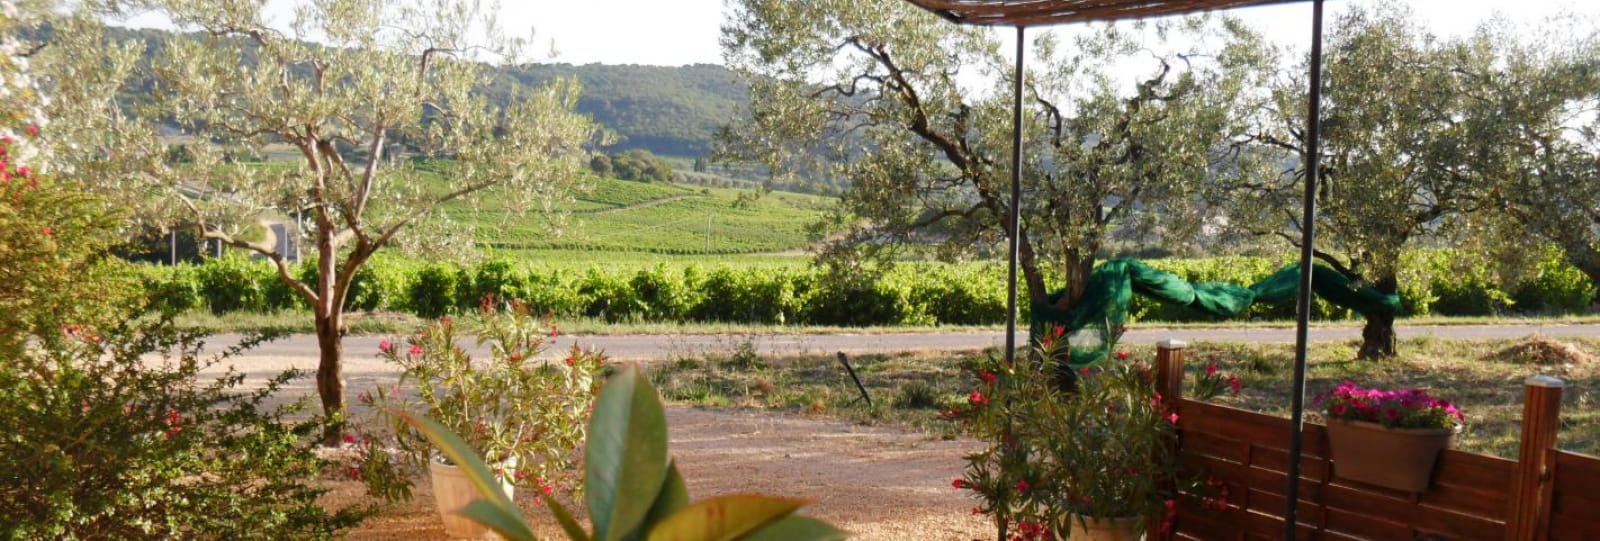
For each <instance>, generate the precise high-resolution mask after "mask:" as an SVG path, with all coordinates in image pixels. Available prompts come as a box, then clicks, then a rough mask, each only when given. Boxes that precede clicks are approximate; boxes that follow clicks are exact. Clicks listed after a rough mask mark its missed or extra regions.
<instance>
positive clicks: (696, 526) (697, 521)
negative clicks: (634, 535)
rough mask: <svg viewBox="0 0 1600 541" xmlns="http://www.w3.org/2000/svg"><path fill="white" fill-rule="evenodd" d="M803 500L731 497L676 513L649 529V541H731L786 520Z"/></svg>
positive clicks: (712, 499) (706, 501) (704, 502)
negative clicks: (783, 519)
mask: <svg viewBox="0 0 1600 541" xmlns="http://www.w3.org/2000/svg"><path fill="white" fill-rule="evenodd" d="M805 504H806V501H805V500H796V499H789V498H774V497H771V496H760V495H748V494H734V495H729V496H718V497H715V498H711V499H707V500H701V501H700V502H697V503H694V504H691V505H690V506H688V507H685V508H683V509H679V510H678V512H676V513H673V514H672V516H669V517H667V518H666V520H663V521H661V522H660V523H658V524H656V525H655V526H654V527H652V528H651V529H650V537H649V538H648V539H649V541H732V540H734V539H738V538H739V537H740V536H743V535H746V534H749V533H751V532H754V531H756V530H759V529H761V528H762V527H764V526H766V525H768V524H772V523H774V522H777V521H778V520H780V519H782V518H784V517H787V516H789V515H790V514H791V513H794V512H795V511H796V510H798V509H800V506H802V505H805Z"/></svg>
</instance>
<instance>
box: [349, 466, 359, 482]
mask: <svg viewBox="0 0 1600 541" xmlns="http://www.w3.org/2000/svg"><path fill="white" fill-rule="evenodd" d="M345 475H349V476H350V478H351V479H360V478H361V468H357V467H355V466H351V467H350V468H349V469H346V470H345Z"/></svg>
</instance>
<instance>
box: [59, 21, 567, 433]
mask: <svg viewBox="0 0 1600 541" xmlns="http://www.w3.org/2000/svg"><path fill="white" fill-rule="evenodd" d="M90 8H92V9H89V10H88V11H87V12H86V14H85V15H80V16H79V17H78V18H77V19H69V20H67V21H64V22H63V23H62V24H63V25H64V26H63V27H62V28H73V29H75V30H76V29H81V30H83V31H82V32H76V31H74V32H57V33H56V36H57V37H58V38H59V39H58V40H57V41H58V42H59V46H58V50H57V51H56V52H57V53H58V56H57V57H56V58H57V62H55V63H54V65H55V68H54V72H55V73H56V74H57V76H56V80H57V81H59V84H60V85H61V86H62V87H63V88H64V89H65V90H63V92H64V93H65V94H72V95H77V96H80V97H81V98H83V101H85V102H88V103H85V104H84V106H85V107H87V108H86V109H80V110H79V111H80V112H79V113H78V114H65V115H63V116H66V117H73V118H74V119H81V120H75V122H76V123H77V126H80V127H81V128H82V129H81V130H79V131H78V132H77V136H75V137H73V139H74V140H73V143H74V144H76V145H79V148H80V150H79V153H80V156H81V157H82V159H81V160H77V163H76V164H75V166H76V167H80V168H85V169H88V168H98V169H100V170H101V171H103V173H102V174H97V175H85V179H84V180H85V182H86V183H88V184H90V185H93V186H95V187H97V188H98V189H100V190H103V191H106V192H109V193H117V194H121V196H122V197H126V198H127V199H128V200H130V201H131V202H136V203H139V204H140V205H141V206H142V207H143V208H144V209H145V211H146V212H145V213H144V215H145V216H147V217H149V219H151V220H162V221H163V222H164V223H165V224H181V225H182V226H185V227H193V228H196V229H197V230H198V231H199V232H200V233H201V234H202V236H203V237H204V238H205V239H208V240H210V241H214V242H220V243H222V244H225V245H227V246H230V247H232V248H235V249H241V250H245V251H248V252H249V253H252V254H254V255H256V256H259V257H262V258H265V259H266V260H268V261H271V262H272V263H274V264H275V265H276V267H277V269H278V274H279V278H280V279H281V280H283V281H284V283H286V284H288V285H289V286H290V287H291V288H292V289H293V290H294V292H295V293H296V294H297V295H298V296H299V297H300V298H302V299H303V300H304V301H305V302H306V303H307V304H309V305H310V306H311V307H312V309H313V311H314V313H315V316H314V317H315V318H316V328H317V334H318V337H319V342H320V345H321V348H322V364H321V366H320V367H319V370H318V387H319V391H320V392H321V395H322V402H323V406H324V409H325V412H326V413H328V414H329V415H330V416H331V415H336V414H339V413H340V412H342V411H343V408H344V399H343V384H342V382H341V379H342V378H341V377H340V374H339V366H340V355H341V351H340V349H341V348H340V345H339V337H340V335H341V334H342V332H343V329H344V320H343V316H344V309H345V300H346V297H347V295H348V294H349V292H350V288H351V280H352V278H353V277H354V276H355V274H356V272H357V271H358V270H359V269H360V268H361V267H362V265H364V264H366V262H367V261H368V260H369V259H370V258H371V257H372V255H373V254H374V253H375V252H377V251H378V250H380V249H383V248H386V247H391V246H395V245H400V244H421V245H433V246H436V247H441V246H442V247H443V248H444V250H443V251H444V252H447V253H459V252H462V251H470V250H471V249H472V246H471V244H470V242H468V241H466V240H464V239H470V238H471V236H470V231H469V230H467V229H465V228H464V226H457V227H432V226H431V224H433V223H436V222H435V221H434V219H435V218H438V217H439V215H440V206H441V205H442V204H443V203H445V202H449V201H455V200H461V201H466V202H468V203H471V202H473V201H476V200H479V199H481V198H484V197H494V198H495V199H496V200H497V201H499V202H503V203H504V204H505V206H507V207H509V208H514V209H531V210H538V211H551V210H555V209H556V207H557V205H558V204H559V203H560V202H561V201H563V200H564V198H565V197H567V194H568V193H569V191H570V190H571V189H572V188H573V185H574V184H575V183H577V182H579V181H580V179H581V178H583V177H582V175H580V167H581V166H582V161H581V160H580V158H581V157H582V156H583V154H584V152H583V147H584V146H585V145H586V144H588V143H590V142H592V141H593V139H594V138H595V136H596V128H595V126H594V124H593V123H592V122H591V121H590V120H589V119H588V118H587V117H584V116H582V115H579V114H577V113H576V112H574V110H573V109H574V107H575V105H576V100H577V96H578V93H579V89H578V87H577V85H576V83H575V82H573V81H568V80H563V81H557V82H554V83H552V84H549V85H546V86H543V87H539V88H536V89H532V90H529V91H527V92H525V93H523V94H522V95H519V96H516V97H514V98H513V99H510V100H508V101H507V102H506V105H503V106H502V105H494V104H492V103H490V101H489V99H488V98H487V97H486V96H485V95H484V93H483V92H482V90H483V89H484V87H485V86H486V85H487V84H488V83H489V78H488V74H487V70H488V69H489V68H490V63H492V62H505V61H518V60H520V59H522V45H523V42H524V41H525V40H523V39H519V38H512V37H510V36H509V35H508V34H507V33H505V32H504V31H503V30H502V29H501V28H499V27H498V25H497V23H496V20H495V16H496V14H497V13H498V6H496V5H480V4H479V3H478V2H474V1H468V0H414V1H413V0H399V1H368V0H328V1H318V2H309V3H304V4H300V5H298V6H296V7H295V8H294V11H293V13H292V15H291V16H290V17H288V20H272V19H271V12H270V11H269V10H267V9H266V8H265V6H264V3H263V2H253V1H224V2H218V1H215V0H171V1H165V0H148V1H133V2H110V3H105V4H101V5H92V4H91V5H90ZM145 12H154V13H157V14H159V15H161V16H164V17H166V18H167V19H169V20H170V21H171V22H172V23H173V24H174V25H175V26H176V29H177V30H178V32H177V33H174V34H173V35H172V38H171V39H170V40H166V41H162V42H160V43H158V44H157V45H158V46H159V50H156V51H152V53H153V55H152V56H153V57H154V60H153V62H152V64H151V65H150V67H149V70H150V73H148V74H137V73H134V72H135V69H136V67H137V66H136V63H135V62H134V61H133V60H134V58H135V57H137V56H138V54H140V52H141V51H140V50H139V49H138V48H137V47H136V46H119V47H112V46H110V45H109V42H107V41H105V40H103V34H100V33H98V32H96V31H95V29H94V28H93V26H94V25H93V24H91V23H92V17H94V16H104V15H105V14H107V13H110V14H112V15H113V16H126V15H134V14H140V13H145ZM71 25H78V26H71ZM133 75H139V76H143V77H147V78H148V79H147V80H148V81H149V86H148V89H147V91H148V92H149V93H150V94H151V96H150V97H149V98H148V100H146V101H148V104H146V105H140V106H132V105H129V104H122V103H117V102H116V100H115V92H114V90H115V89H116V88H118V86H119V85H122V84H126V80H127V78H128V77H130V76H133ZM95 97H98V98H100V99H99V100H98V101H95V100H92V99H90V98H95ZM96 129H98V130H100V133H102V134H103V135H104V136H103V137H92V136H89V135H88V134H87V132H90V131H94V130H96ZM118 130H125V131H124V132H119V131H118ZM158 131H159V135H160V137H159V138H156V137H153V136H154V135H157V134H158V133H157V132H158ZM263 157H273V159H271V160H265V161H262V160H261V158H263ZM274 224H277V225H280V226H283V227H282V230H283V231H286V232H287V233H286V234H288V235H291V236H294V235H295V234H296V233H295V232H297V231H298V232H301V238H299V239H297V240H300V241H301V244H302V245H303V248H301V249H300V250H299V251H300V254H299V255H303V256H304V257H306V258H309V259H315V260H316V261H317V262H318V263H317V265H318V268H317V273H316V274H315V278H314V279H312V280H301V279H299V278H298V277H297V276H296V275H295V273H293V272H291V271H292V267H291V266H290V261H289V258H290V256H291V255H292V254H291V253H285V252H288V250H285V249H283V246H284V243H280V242H277V241H278V239H277V238H275V235H274V234H273V233H272V232H271V231H272V229H271V226H272V225H274ZM419 225H428V226H430V227H431V228H430V229H429V230H428V231H427V234H426V235H418V234H413V233H415V232H414V231H412V230H413V229H414V228H416V227H418V226H419ZM330 434H333V432H330Z"/></svg>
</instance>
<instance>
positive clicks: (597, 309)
mask: <svg viewBox="0 0 1600 541" xmlns="http://www.w3.org/2000/svg"><path fill="white" fill-rule="evenodd" d="M1284 262H1285V261H1284V260H1281V259H1270V258H1263V257H1215V258H1203V259H1161V260H1152V261H1148V263H1150V264H1151V265H1153V266H1155V267H1157V268H1160V269H1163V270H1167V271H1170V272H1174V273H1176V274H1178V275H1179V276H1181V277H1183V278H1184V279H1186V280H1190V281H1225V282H1233V283H1238V284H1251V283H1254V282H1256V281H1258V280H1260V279H1262V278H1264V277H1266V276H1267V275H1268V274H1270V273H1272V272H1273V271H1274V270H1277V269H1278V268H1280V267H1281V266H1282V265H1283V264H1284ZM141 271H142V276H143V283H144V287H145V288H146V290H147V291H148V293H149V296H150V298H151V301H152V302H153V303H154V304H155V305H156V307H157V308H160V309H163V310H170V311H175V312H181V311H184V310H191V309H207V310H210V311H211V312H213V313H218V314H221V313H227V312H236V311H251V312H272V311H278V310H286V309H297V308H302V307H303V305H304V302H303V301H302V300H300V299H299V297H298V296H296V295H295V294H294V292H293V291H291V290H290V289H289V288H288V287H286V286H284V285H283V284H282V283H281V282H279V281H278V279H277V274H276V271H274V270H273V269H272V268H271V267H270V265H268V264H267V263H265V262H262V261H251V260H248V259H246V258H243V257H240V256H225V257H221V258H216V259H211V260H208V261H207V262H206V263H204V264H200V265H178V266H145V267H143V268H142V269H141ZM295 273H296V274H297V275H298V276H300V277H302V278H305V279H310V278H311V277H313V276H314V275H315V274H314V273H315V266H314V264H313V263H312V262H305V263H302V264H301V265H299V266H298V267H297V268H296V269H295ZM1004 276H1005V267H1004V265H1003V264H998V263H954V264H947V263H932V262H913V263H903V264H901V265H898V266H896V267H895V269H894V270H892V271H891V272H889V273H888V274H887V275H886V276H884V277H883V278H882V279H879V280H875V281H867V282H860V283H850V282H835V281H828V280H825V279H824V278H823V276H822V274H820V273H819V272H818V271H816V270H813V269H810V268H807V267H804V266H802V265H799V264H781V263H775V264H756V265H750V266H738V267H735V266H726V265H714V266H706V265H699V264H684V263H672V264H655V265H639V266H624V265H607V266H603V267H602V266H587V267H582V266H578V265H573V264H571V263H565V264H557V265H552V264H542V263H539V262H532V261H512V260H490V261H486V262H483V263H480V264H477V265H475V266H471V267H459V266H456V265H454V264H449V263H438V262H422V261H414V260H405V259H396V258H387V259H386V258H379V259H376V260H374V261H373V262H372V263H370V264H368V265H367V266H366V267H365V268H363V269H362V270H361V271H360V272H359V273H357V275H356V278H355V285H354V287H353V289H352V292H351V295H350V297H349V299H347V305H348V307H349V308H350V309H353V310H364V311H374V310H385V311H397V312H407V313H412V314H416V315H419V316H423V317H437V316H440V315H444V314H449V313H459V312H465V311H468V310H472V309H474V308H476V307H477V303H478V300H479V299H481V298H483V297H484V296H485V295H490V294H493V295H496V296H499V297H503V298H519V299H523V300H525V301H527V302H529V303H530V304H532V305H534V306H536V307H538V308H540V309H541V310H547V311H550V312H552V313H554V314H555V315H556V316H557V317H589V318H598V319H602V320H606V321H614V322H615V321H667V322H681V321H707V322H713V321H714V322H736V323H763V324H772V323H777V324H811V325H840V326H867V325H935V324H941V325H943V324H948V325H982V324H995V323H1000V322H1003V321H1004V318H1005V280H1004ZM1401 280H1402V290H1401V295H1402V297H1403V298H1404V305H1403V307H1402V313H1401V315H1402V316H1425V315H1442V316H1481V315H1502V314H1538V315H1556V314H1574V313H1584V312H1586V311H1588V310H1590V309H1591V308H1590V307H1591V302H1593V301H1592V299H1594V296H1595V291H1594V286H1593V285H1592V284H1590V283H1589V281H1588V279H1587V278H1586V277H1585V276H1584V275H1583V274H1582V273H1581V272H1579V271H1578V270H1577V269H1574V268H1572V267H1571V266H1568V265H1566V264H1565V263H1564V262H1563V261H1562V260H1561V259H1560V257H1559V253H1551V254H1549V257H1546V258H1545V260H1544V261H1543V262H1541V263H1540V264H1539V265H1538V266H1537V267H1536V268H1534V269H1533V270H1532V272H1529V273H1527V274H1526V275H1525V276H1523V277H1521V279H1520V280H1518V281H1516V283H1515V284H1514V285H1512V286H1510V287H1503V286H1501V285H1499V284H1498V281H1497V280H1496V279H1495V278H1494V275H1493V273H1492V272H1491V271H1490V270H1489V269H1488V268H1485V267H1483V266H1470V265H1469V266H1463V265H1461V264H1460V263H1459V262H1458V260H1457V258H1455V257H1454V256H1453V254H1452V253H1451V252H1449V251H1447V250H1433V251H1418V252H1413V253H1410V254H1408V255H1407V257H1406V258H1405V262H1404V268H1403V270H1402V278H1401ZM1131 311H1132V314H1131V315H1132V316H1133V317H1134V318H1135V319H1137V320H1146V321H1149V320H1160V321H1201V320H1206V319H1208V318H1209V317H1210V316H1206V315H1204V314H1200V313H1197V312H1193V311H1191V310H1188V309H1186V308H1184V307H1177V306H1172V305H1166V304H1161V303H1158V302H1155V301H1152V300H1150V299H1146V298H1142V297H1137V296H1136V297H1135V298H1134V301H1133V305H1132V307H1131ZM1318 312H1319V313H1318V317H1319V318H1324V319H1327V318H1348V317H1353V314H1351V313H1349V312H1348V311H1345V310H1341V309H1338V308H1337V307H1333V306H1330V305H1327V304H1326V303H1321V302H1319V303H1318ZM1293 315H1294V307H1293V305H1292V304H1284V305H1262V304H1257V305H1255V306H1253V307H1251V309H1250V311H1249V312H1248V313H1247V314H1246V318H1248V319H1289V318H1292V317H1293Z"/></svg>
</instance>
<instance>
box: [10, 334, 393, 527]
mask: <svg viewBox="0 0 1600 541" xmlns="http://www.w3.org/2000/svg"><path fill="white" fill-rule="evenodd" d="M61 334H62V336H64V337H65V338H66V339H65V340H61V341H55V342H51V343H49V345H47V346H41V347H36V348H30V349H29V350H28V351H26V352H25V353H23V354H21V355H17V356H13V357H11V358H8V359H7V361H6V363H4V366H3V367H0V456H4V457H5V460H6V463H7V464H8V466H7V468H6V469H7V471H8V472H9V473H8V474H6V475H0V516H3V517H6V519H5V520H4V521H0V522H3V524H0V537H5V538H9V539H187V538H210V539H228V538H244V539H327V538H333V537H335V536H336V535H337V534H338V533H339V532H340V531H342V530H344V529H347V528H350V527H352V526H354V525H356V524H357V523H358V522H359V521H360V520H361V519H362V518H364V517H365V516H367V515H368V514H369V513H370V511H371V510H370V509H367V508H365V507H349V508H341V509H336V510H329V509H327V508H325V507H324V506H323V505H322V504H321V503H319V499H320V498H321V496H322V495H323V494H324V493H326V489H323V488H320V486H319V485H320V479H321V478H322V477H323V475H324V473H325V472H331V470H332V468H333V465H332V464H330V463H328V462H326V461H324V460H322V459H320V458H318V456H317V454H316V453H315V452H314V447H316V446H317V445H318V442H317V435H318V434H319V432H318V430H317V429H318V427H319V426H320V424H319V422H318V421H317V420H315V419H311V418H308V417H306V416H298V417H299V418H302V419H304V420H300V421H291V420H290V418H291V416H296V415H295V414H297V413H298V412H299V411H300V410H301V408H302V404H301V403H295V404H291V405H288V406H272V405H270V401H269V400H270V398H271V397H272V396H273V395H274V394H276V393H278V392H279V390H280V389H281V388H282V387H283V386H284V385H285V384H286V383H287V382H288V381H289V380H290V379H291V378H294V377H297V376H298V374H297V373H295V372H293V371H290V372H286V373H284V374H280V375H278V376H277V377H274V378H272V379H270V380H267V381H266V382H265V384H264V385H261V383H262V382H259V381H253V382H251V384H252V387H257V386H258V385H260V386H259V387H258V388H254V389H250V390H247V389H246V388H245V387H244V386H243V384H244V374H243V373H240V372H236V371H234V370H232V369H231V368H229V369H226V370H213V371H210V372H207V369H210V368H218V367H220V366H222V365H221V364H219V363H222V362H224V361H226V360H227V359H226V357H225V356H205V357H202V356H201V355H200V353H199V351H198V350H199V344H200V342H199V341H198V340H197V337H195V336H185V335H182V334H179V333H178V332H177V331H175V330H173V328H172V326H171V325H170V324H163V323H154V324H149V325H145V326H142V327H138V328H131V329H119V328H111V329H104V330H101V329H98V328H94V327H80V326H67V327H65V328H64V329H62V331H61ZM250 342H253V341H247V344H248V343H250ZM238 349H239V348H233V349H231V350H230V351H237V350H238Z"/></svg>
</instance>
